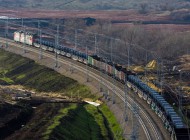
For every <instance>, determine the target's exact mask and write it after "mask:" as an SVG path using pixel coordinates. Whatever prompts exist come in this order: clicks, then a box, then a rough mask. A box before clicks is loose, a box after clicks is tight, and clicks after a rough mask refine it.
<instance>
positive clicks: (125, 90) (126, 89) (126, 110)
mask: <svg viewBox="0 0 190 140" xmlns="http://www.w3.org/2000/svg"><path fill="white" fill-rule="evenodd" d="M125 81H126V82H125V85H124V93H125V101H124V120H125V122H126V121H128V115H127V113H128V105H127V103H128V101H127V93H128V86H127V78H126V80H125Z"/></svg>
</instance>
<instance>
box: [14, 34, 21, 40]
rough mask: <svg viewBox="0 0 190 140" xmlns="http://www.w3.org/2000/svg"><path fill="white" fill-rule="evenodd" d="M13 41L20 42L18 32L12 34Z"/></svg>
mask: <svg viewBox="0 0 190 140" xmlns="http://www.w3.org/2000/svg"><path fill="white" fill-rule="evenodd" d="M14 41H17V42H20V32H14Z"/></svg>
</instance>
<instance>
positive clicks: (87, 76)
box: [86, 44, 89, 82]
mask: <svg viewBox="0 0 190 140" xmlns="http://www.w3.org/2000/svg"><path fill="white" fill-rule="evenodd" d="M86 54H87V56H88V46H87V44H86ZM86 82H89V75H88V65H86Z"/></svg>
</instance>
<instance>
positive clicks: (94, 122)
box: [0, 50, 123, 140]
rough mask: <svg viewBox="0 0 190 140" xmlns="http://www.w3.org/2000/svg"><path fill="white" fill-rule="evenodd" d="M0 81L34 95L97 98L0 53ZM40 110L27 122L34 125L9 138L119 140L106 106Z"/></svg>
mask: <svg viewBox="0 0 190 140" xmlns="http://www.w3.org/2000/svg"><path fill="white" fill-rule="evenodd" d="M0 81H3V82H4V84H8V85H11V84H20V85H23V86H25V87H27V88H29V89H36V90H37V91H43V92H59V93H63V94H65V95H68V96H69V95H70V94H71V93H72V96H77V95H78V94H79V95H80V97H81V98H91V99H96V98H97V97H96V96H95V95H93V94H91V91H90V89H89V88H88V87H86V86H85V85H80V84H79V83H78V82H77V81H75V80H72V79H70V78H68V77H65V76H63V75H61V74H59V73H57V72H56V71H54V70H52V69H49V68H46V67H44V66H41V65H39V64H37V63H35V62H34V61H32V60H29V59H27V58H23V57H21V56H19V55H15V54H12V53H9V52H5V51H3V50H0ZM41 107H42V109H40V107H39V110H37V112H34V116H33V117H32V118H31V120H34V121H31V122H29V124H28V125H27V124H26V127H24V128H23V129H21V130H20V131H18V132H17V133H15V134H14V135H13V136H11V137H12V139H15V138H18V137H19V139H30V138H31V136H32V135H34V136H35V137H36V138H38V137H43V139H64V140H71V139H72V140H99V139H101V140H113V139H116V138H117V139H118V140H122V139H123V138H122V136H120V135H118V134H119V133H118V132H122V130H121V128H120V126H119V125H118V123H117V121H116V118H115V117H114V115H113V113H111V111H110V110H109V109H108V107H107V106H106V105H101V106H100V107H94V106H92V105H89V104H64V105H63V104H60V105H59V104H47V105H43V104H42V106H41ZM38 114H39V115H40V116H39V115H38ZM50 118H51V119H50ZM21 134H22V137H20V135H21ZM121 134H122V133H121Z"/></svg>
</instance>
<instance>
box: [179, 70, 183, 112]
mask: <svg viewBox="0 0 190 140" xmlns="http://www.w3.org/2000/svg"><path fill="white" fill-rule="evenodd" d="M181 78H182V70H179V108H178V110H179V113H180V115H182V88H181V86H182V84H181V83H182V79H181Z"/></svg>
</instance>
